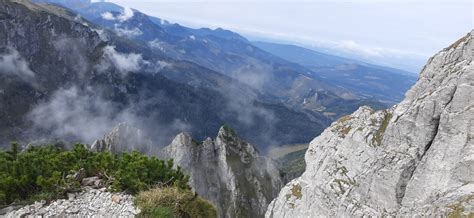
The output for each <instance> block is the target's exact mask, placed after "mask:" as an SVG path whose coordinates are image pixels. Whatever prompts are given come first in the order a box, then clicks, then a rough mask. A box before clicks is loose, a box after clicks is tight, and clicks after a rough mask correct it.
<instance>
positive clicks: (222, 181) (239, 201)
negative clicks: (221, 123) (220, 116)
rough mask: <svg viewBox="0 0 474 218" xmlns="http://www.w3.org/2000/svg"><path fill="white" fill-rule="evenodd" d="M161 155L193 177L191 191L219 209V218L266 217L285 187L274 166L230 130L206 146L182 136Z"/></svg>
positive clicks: (184, 135) (219, 134)
mask: <svg viewBox="0 0 474 218" xmlns="http://www.w3.org/2000/svg"><path fill="white" fill-rule="evenodd" d="M162 153H163V155H164V156H165V157H167V158H173V159H174V161H175V164H176V165H177V166H180V167H181V168H182V169H183V170H184V171H185V172H188V173H189V174H190V176H191V178H190V185H191V187H193V189H194V191H196V192H197V193H198V194H199V195H201V196H203V197H204V198H206V199H208V200H210V201H211V202H213V203H214V204H215V205H216V206H217V208H218V213H219V216H220V217H263V215H264V213H265V210H266V208H267V205H268V204H269V203H270V201H271V200H272V199H273V198H274V197H275V196H276V195H277V194H278V190H280V188H281V186H282V185H283V184H282V182H281V179H280V174H279V171H278V170H277V168H276V167H275V165H274V164H273V162H272V161H271V160H270V159H267V158H265V157H263V156H260V155H259V153H258V152H257V150H256V149H255V148H254V147H253V146H252V145H250V144H248V143H246V142H244V141H242V140H241V139H239V138H238V137H237V136H236V135H235V133H234V132H233V130H232V129H230V128H226V127H221V128H220V130H219V133H218V135H217V137H216V138H215V139H214V140H213V139H211V138H207V139H206V140H204V141H203V142H196V141H194V140H193V139H192V138H191V136H190V135H189V134H186V133H182V134H179V135H178V136H176V138H175V139H174V140H173V142H172V143H171V144H170V145H169V146H167V147H165V148H164V149H163V152H162Z"/></svg>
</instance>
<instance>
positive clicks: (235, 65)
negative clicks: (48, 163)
mask: <svg viewBox="0 0 474 218" xmlns="http://www.w3.org/2000/svg"><path fill="white" fill-rule="evenodd" d="M53 2H55V1H53ZM119 8H120V6H118V5H115V6H112V5H111V3H104V2H96V3H91V4H90V5H89V6H86V7H71V9H73V10H74V11H76V12H78V13H79V14H81V15H82V16H84V17H86V18H87V19H89V20H91V21H92V22H93V23H95V24H97V25H100V26H102V27H104V28H107V29H109V30H112V31H114V32H115V33H116V34H118V35H121V36H124V37H128V38H129V39H133V40H135V41H140V42H142V43H144V44H147V45H148V46H149V47H150V48H152V49H154V50H155V51H156V52H160V53H162V54H165V55H166V56H168V57H170V58H172V59H177V60H184V61H190V62H193V63H196V64H199V65H201V66H203V67H205V68H208V69H211V70H214V71H216V72H219V73H221V74H223V75H226V76H229V77H231V78H233V79H235V80H237V81H239V82H241V83H243V84H245V85H247V86H249V87H251V88H252V89H254V90H256V91H258V92H260V93H261V94H263V96H261V97H263V98H260V99H263V100H264V101H270V102H279V103H283V104H286V105H288V106H289V107H292V108H295V109H302V108H304V109H307V110H312V111H318V112H323V110H327V111H324V112H328V114H332V113H333V112H332V111H330V110H331V108H328V107H317V106H314V107H313V106H312V105H308V104H307V105H303V98H302V96H308V92H312V91H326V92H332V93H334V96H337V98H339V101H340V102H341V104H340V105H344V101H346V100H360V98H361V97H362V96H356V95H354V94H353V93H351V92H350V91H348V90H346V89H345V88H344V87H335V86H334V85H332V84H328V83H327V82H325V81H323V80H322V79H321V78H320V77H318V76H317V75H315V74H314V75H313V74H311V73H309V72H308V71H310V70H309V69H307V68H305V67H303V66H300V65H298V64H295V63H291V62H288V61H286V60H284V59H282V58H279V57H276V56H274V55H272V54H270V53H268V52H265V51H263V50H261V49H259V48H257V47H255V46H254V45H252V43H250V42H249V41H248V40H247V39H246V38H244V37H242V36H240V35H239V34H237V33H234V32H231V31H228V30H224V29H221V28H217V29H215V30H211V29H208V28H201V29H192V28H188V27H184V26H181V25H179V24H171V23H169V22H167V21H165V20H162V19H160V18H156V17H151V16H148V15H146V14H143V13H141V12H140V11H137V10H134V9H130V8H120V9H119ZM109 9H110V10H109ZM308 75H312V76H311V77H308ZM295 99H300V100H301V101H295ZM363 99H364V101H365V102H364V103H367V102H369V103H370V104H371V105H373V106H375V105H381V104H380V103H379V102H377V101H376V100H373V99H367V98H366V97H363ZM360 105H362V102H361V103H360V104H359V106H360ZM356 108H357V107H354V108H352V109H351V110H350V111H349V112H352V111H353V110H355V109H356ZM339 115H340V114H339ZM335 117H338V116H335ZM330 119H334V116H332V117H330Z"/></svg>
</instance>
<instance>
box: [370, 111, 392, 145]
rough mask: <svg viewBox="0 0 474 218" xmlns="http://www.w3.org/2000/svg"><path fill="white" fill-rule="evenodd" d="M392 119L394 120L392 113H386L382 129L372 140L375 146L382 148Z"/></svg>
mask: <svg viewBox="0 0 474 218" xmlns="http://www.w3.org/2000/svg"><path fill="white" fill-rule="evenodd" d="M390 119H392V113H389V112H386V113H385V115H384V117H383V121H382V125H380V128H379V129H378V130H377V132H375V134H374V137H373V138H372V144H373V145H375V146H380V145H381V144H382V139H383V134H384V133H385V130H386V129H387V126H388V123H389V122H390Z"/></svg>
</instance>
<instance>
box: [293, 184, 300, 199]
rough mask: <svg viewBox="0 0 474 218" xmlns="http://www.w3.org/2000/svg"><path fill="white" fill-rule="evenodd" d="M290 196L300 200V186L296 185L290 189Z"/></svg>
mask: <svg viewBox="0 0 474 218" xmlns="http://www.w3.org/2000/svg"><path fill="white" fill-rule="evenodd" d="M291 194H292V195H293V196H295V197H296V198H297V199H301V198H302V197H303V194H301V185H300V184H296V185H293V187H291Z"/></svg>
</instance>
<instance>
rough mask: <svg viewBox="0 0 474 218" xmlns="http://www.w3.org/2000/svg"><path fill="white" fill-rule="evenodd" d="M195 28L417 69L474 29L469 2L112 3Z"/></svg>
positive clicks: (173, 0) (220, 0) (172, 0)
mask: <svg viewBox="0 0 474 218" xmlns="http://www.w3.org/2000/svg"><path fill="white" fill-rule="evenodd" d="M111 2H114V3H117V4H120V5H122V6H129V7H132V8H135V9H138V10H140V11H142V12H144V13H146V14H149V15H153V16H157V17H160V18H164V19H167V20H169V21H170V22H177V23H180V24H183V25H187V26H191V27H211V28H216V27H222V28H226V29H230V30H233V31H236V32H239V33H241V34H243V35H244V36H247V37H249V38H251V39H261V38H266V39H271V40H277V41H282V42H285V41H286V42H291V43H293V44H299V45H305V46H307V47H310V46H314V47H318V48H321V47H322V48H327V49H329V50H330V51H331V52H333V53H340V55H345V56H350V57H358V58H360V59H363V60H367V61H370V62H374V63H379V64H385V65H388V66H392V67H398V68H403V69H406V70H411V71H415V72H416V71H418V69H420V68H421V67H422V65H423V64H424V62H425V61H426V59H427V58H428V57H429V56H431V55H433V54H434V53H435V52H437V51H439V50H440V49H442V48H444V47H447V46H448V45H449V44H451V43H452V42H454V41H455V40H456V39H458V38H460V37H461V36H463V35H465V34H466V33H467V32H468V31H470V30H471V29H473V22H474V21H473V19H474V18H473V13H474V9H473V1H472V0H449V1H447V0H446V1H440V0H377V1H375V0H358V1H357V0H353V1H343V0H313V1H308V0H306V1H302V0H292V1H282V0H276V1H275V0H273V1H271V0H257V1H250V0H243V1H242V0H240V1H236V0H213V1H209V0H206V1H205V0H154V1H152V0H111Z"/></svg>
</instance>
